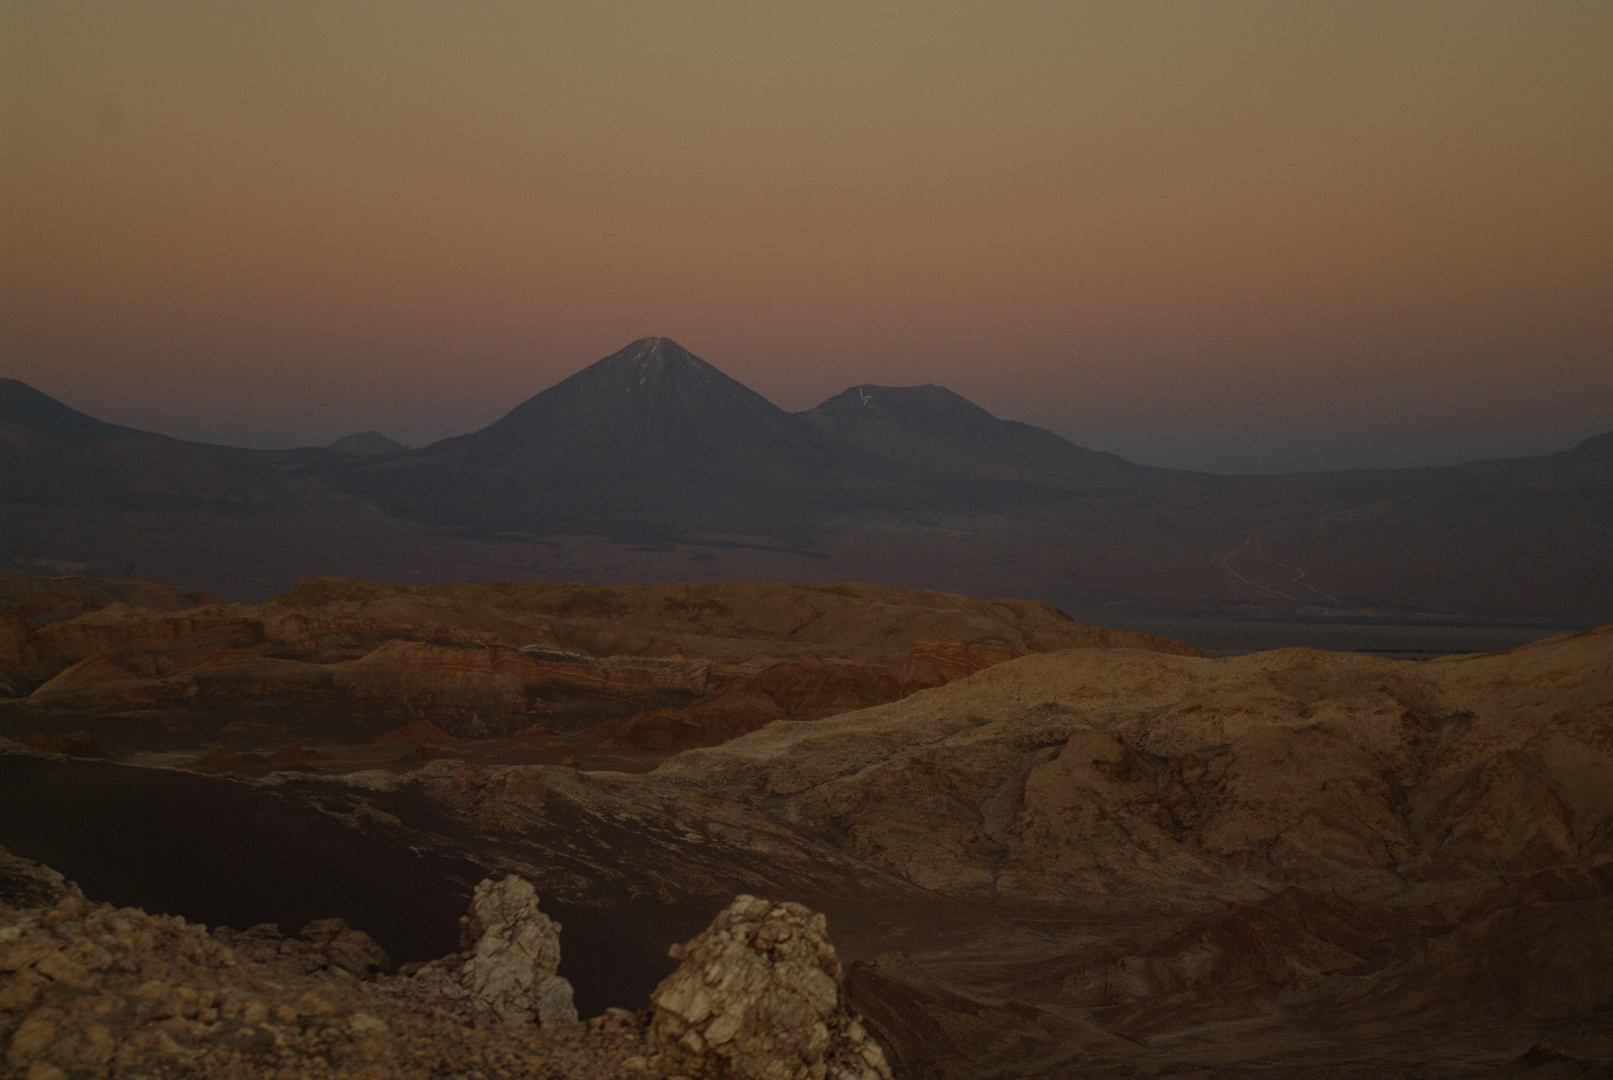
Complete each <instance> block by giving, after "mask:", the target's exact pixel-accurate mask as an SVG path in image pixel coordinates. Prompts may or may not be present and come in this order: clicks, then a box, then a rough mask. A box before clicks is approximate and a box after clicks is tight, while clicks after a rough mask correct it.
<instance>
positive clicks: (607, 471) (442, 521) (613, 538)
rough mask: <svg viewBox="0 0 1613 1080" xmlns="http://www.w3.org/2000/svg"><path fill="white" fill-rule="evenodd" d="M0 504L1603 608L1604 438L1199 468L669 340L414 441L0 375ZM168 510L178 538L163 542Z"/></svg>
mask: <svg viewBox="0 0 1613 1080" xmlns="http://www.w3.org/2000/svg"><path fill="white" fill-rule="evenodd" d="M0 503H4V504H6V505H8V506H9V509H7V510H6V513H7V514H8V515H10V516H11V517H12V518H13V520H14V521H16V522H19V523H20V527H19V528H17V529H15V530H12V532H13V533H14V534H15V535H13V536H11V537H7V536H6V535H5V534H4V533H3V532H0V560H3V559H5V558H8V557H9V558H10V559H11V560H12V561H13V563H14V568H15V566H24V567H25V566H30V565H37V566H44V567H53V566H56V567H59V566H76V565H81V564H82V565H85V566H95V567H98V568H110V569H112V570H114V571H118V570H120V569H127V568H128V567H131V566H132V567H135V568H139V567H141V566H151V567H153V568H156V567H163V568H164V571H165V572H164V573H163V574H162V575H158V574H152V575H151V576H162V577H163V578H164V579H165V580H171V581H174V582H175V583H176V584H183V585H185V586H187V587H197V586H202V587H208V588H214V589H219V590H221V591H223V592H225V593H230V592H232V591H234V592H237V593H241V594H243V595H245V594H253V593H258V592H261V591H262V590H263V589H264V588H269V587H273V586H275V585H283V584H287V583H289V582H288V581H287V579H288V578H291V579H294V578H299V577H308V576H314V575H317V574H325V573H330V574H336V573H341V574H348V575H354V576H364V575H366V574H367V575H369V576H375V577H387V576H391V577H395V578H403V579H408V578H410V577H421V578H426V577H428V576H429V577H430V578H433V579H437V580H452V579H453V577H455V576H457V577H460V578H465V577H480V578H486V577H488V576H504V577H532V576H548V577H554V578H582V579H585V580H613V579H620V580H624V581H626V580H633V581H647V580H677V579H679V578H685V579H712V578H716V577H722V576H729V577H762V576H770V577H776V578H780V579H793V580H836V579H839V580H865V581H873V582H884V583H888V584H897V585H904V586H929V587H938V588H944V589H949V590H952V591H960V592H967V593H972V594H975V595H982V594H998V595H1007V594H1017V595H1022V596H1026V597H1030V598H1036V599H1045V600H1051V601H1052V602H1054V603H1060V604H1063V605H1064V606H1066V607H1067V608H1071V609H1077V610H1080V611H1082V612H1083V613H1084V614H1085V615H1087V616H1089V617H1090V616H1091V615H1092V614H1093V613H1094V611H1097V612H1100V613H1101V611H1102V610H1105V609H1112V610H1126V611H1144V612H1146V611H1160V612H1178V613H1179V612H1191V613H1198V614H1206V613H1212V614H1221V615H1227V616H1232V617H1277V616H1300V617H1313V616H1314V617H1337V616H1346V617H1372V618H1378V617H1393V618H1401V617H1410V618H1424V617H1430V616H1437V617H1456V618H1469V619H1471V618H1558V619H1568V620H1577V619H1590V620H1592V621H1605V620H1606V619H1609V618H1613V560H1610V559H1608V558H1607V557H1606V554H1605V553H1606V552H1607V551H1609V550H1613V433H1609V434H1607V435H1602V436H1598V437H1597V438H1593V439H1589V440H1586V441H1585V442H1584V443H1582V444H1580V445H1579V446H1577V447H1575V448H1572V449H1569V450H1565V451H1561V452H1559V453H1556V454H1549V455H1545V456H1543V457H1536V458H1520V459H1510V460H1503V461H1491V462H1477V463H1473V464H1470V465H1462V466H1453V467H1447V468H1425V469H1396V470H1375V471H1356V472H1343V473H1320V474H1303V475H1289V476H1254V477H1248V476H1245V477H1222V476H1212V475H1209V474H1202V473H1187V472H1179V471H1173V470H1166V469H1154V468H1148V467H1145V466H1140V465H1136V464H1133V463H1131V462H1127V461H1124V460H1122V459H1120V458H1117V457H1115V456H1113V455H1111V454H1106V453H1100V452H1096V451H1092V450H1088V449H1084V448H1082V447H1079V446H1076V445H1075V444H1073V443H1071V442H1069V441H1068V440H1065V439H1063V438H1060V437H1059V436H1058V435H1055V434H1053V433H1052V432H1050V431H1046V430H1043V429H1041V428H1037V427H1033V426H1031V425H1028V424H1021V423H1016V422H1013V421H1008V420H1001V419H998V418H997V417H995V416H992V415H991V414H990V413H989V412H987V411H986V410H984V409H981V408H980V407H979V406H977V405H975V404H973V403H972V402H969V401H968V400H966V399H964V398H962V397H960V396H958V395H957V394H954V393H952V392H951V391H949V390H947V389H945V388H944V387H940V386H933V385H925V386H916V387H884V386H873V385H862V386H854V387H852V388H850V389H848V390H846V391H845V392H843V393H840V394H837V395H835V396H834V397H832V398H830V399H829V400H827V401H825V402H823V403H822V404H821V405H819V406H817V407H816V408H813V409H810V410H808V411H806V412H803V413H799V414H794V415H792V414H790V413H787V412H785V411H784V410H782V409H780V408H778V407H777V406H775V405H773V404H772V403H771V402H769V401H767V400H766V399H765V398H763V397H761V396H760V395H759V394H757V393H755V392H754V391H752V390H750V389H748V388H747V387H745V386H744V385H742V384H741V383H739V382H737V381H735V380H734V379H732V378H729V377H728V376H727V375H725V374H723V373H722V372H721V371H719V370H718V369H717V368H715V367H713V366H712V365H710V364H708V363H706V362H705V361H704V360H701V359H700V358H698V357H696V356H694V355H693V354H691V353H689V352H688V351H687V350H685V349H683V348H682V347H681V346H679V345H678V344H677V343H676V342H674V341H671V340H670V339H667V338H645V339H643V340H641V341H637V342H634V343H633V344H631V345H629V346H628V347H627V348H625V349H623V350H621V351H620V352H618V353H615V354H613V355H611V356H608V357H606V358H605V359H603V360H600V361H598V362H597V363H595V364H592V365H590V366H589V367H587V368H585V369H583V370H581V371H579V372H578V373H577V374H575V375H573V376H571V377H570V378H568V379H565V380H563V381H561V382H560V383H558V384H556V385H555V386H552V387H550V388H549V389H547V390H545V391H543V392H542V393H539V394H537V395H536V396H534V397H532V398H530V399H528V400H527V401H525V402H523V403H521V404H520V405H517V406H516V407H515V408H514V409H512V410H511V411H510V412H509V413H508V414H507V415H506V416H504V417H503V418H502V419H500V420H498V421H497V422H495V423H493V424H491V425H489V426H488V427H486V428H484V429H482V430H480V431H477V432H472V433H470V434H467V435H461V436H458V437H455V438H450V439H445V440H442V441H440V442H437V443H434V444H432V445H430V446H427V447H424V448H421V449H409V448H407V447H405V446H403V445H402V444H399V443H396V442H394V441H393V440H390V439H387V438H386V437H385V436H382V435H379V434H377V433H375V432H363V433H359V434H356V435H352V436H348V437H346V438H344V439H341V440H338V441H337V442H335V443H332V444H331V445H330V446H329V447H325V448H315V447H310V448H304V449H300V450H290V451H275V452H263V451H247V450H240V449H235V448H230V447H219V446H209V445H205V444H199V443H189V442H183V441H180V440H176V439H170V438H167V437H165V436H162V435H157V434H153V433H150V432H141V431H136V430H134V429H130V428H124V427H119V426H117V425H113V424H107V423H104V422H102V421H100V420H97V419H95V418H94V417H90V416H87V415H85V414H83V413H80V412H77V411H76V410H73V409H71V408H69V407H68V406H66V405H64V404H62V403H60V402H57V401H55V400H54V399H52V398H50V397H48V396H46V395H44V394H41V393H39V392H38V391H36V390H34V389H32V388H31V387H28V386H26V385H24V384H22V383H20V382H17V381H16V380H0ZM70 512H71V513H70ZM95 514H102V515H108V514H110V515H114V516H115V517H116V520H113V519H112V518H107V519H106V520H105V528H104V529H102V528H100V527H99V526H98V525H97V524H96V523H97V522H99V521H101V519H98V518H95V517H94V515H95ZM198 514H200V515H202V516H201V517H197V515H198ZM242 514H248V515H250V516H252V518H253V520H254V521H255V522H256V524H254V525H252V526H250V527H249V526H248V525H246V524H243V523H242V522H243V520H244V519H242V518H241V515H242ZM75 515H76V516H75ZM86 515H88V516H86ZM119 515H121V516H119ZM164 515H166V516H164ZM176 515H177V516H176ZM180 518H183V521H184V522H185V524H183V525H180V524H178V521H179V520H180ZM180 528H182V529H184V530H187V531H186V532H185V534H184V535H185V538H186V540H187V541H192V540H193V541H194V544H193V546H190V547H189V554H184V555H181V554H176V553H174V552H175V551H177V550H180V549H184V548H185V547H186V545H184V544H179V545H176V544H173V543H168V544H166V545H165V544H164V541H163V537H164V536H166V535H169V534H170V533H171V532H172V530H174V529H180ZM204 536H206V537H213V539H211V540H208V541H206V542H203V540H202V539H201V538H202V537H204ZM360 536H363V537H364V539H362V540H360V539H358V537H360ZM340 537H346V538H348V539H346V540H341V541H340V542H338V538H340ZM276 538H277V539H276ZM160 552H166V553H163V554H159V553H160ZM450 567H453V568H455V569H453V570H450ZM248 568H253V569H251V570H250V572H249V570H248Z"/></svg>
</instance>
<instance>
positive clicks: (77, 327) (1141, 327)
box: [0, 0, 1613, 471]
mask: <svg viewBox="0 0 1613 1080" xmlns="http://www.w3.org/2000/svg"><path fill="white" fill-rule="evenodd" d="M0 10H3V12H4V22H3V23H0V80H3V81H0V96H3V102H0V109H3V110H4V114H3V125H4V138H5V143H4V155H3V157H4V160H3V162H0V170H3V173H0V183H3V189H0V194H3V215H4V230H5V231H4V246H3V252H0V257H3V260H4V265H3V267H0V274H3V277H0V288H3V297H0V304H3V310H0V317H3V321H4V325H3V326H0V346H3V349H4V356H3V362H0V374H6V375H11V376H14V377H17V378H21V379H24V380H25V381H27V382H30V383H32V384H33V385H35V386H38V387H39V388H40V389H43V390H45V391H46V392H48V393H51V394H53V395H56V396H58V397H60V398H62V399H64V400H66V401H67V402H68V403H69V404H72V405H74V406H76V407H79V408H82V409H85V410H86V411H89V412H92V413H94V414H96V415H98V416H101V417H103V418H105V419H108V420H114V421H118V422H123V423H129V424H135V425H138V426H144V427H151V428H154V429H157V430H162V431H167V432H169V433H171V434H176V435H181V436H184V437H190V438H199V439H206V440H210V441H221V442H233V443H237V444H246V445H262V446H272V445H292V444H299V443H309V442H326V441H329V440H330V439H332V438H335V437H336V436H338V435H341V434H344V433H346V432H348V431H350V430H354V429H358V428H371V427H375V428H379V429H381V430H382V431H385V432H387V433H389V434H391V435H393V436H395V437H397V438H401V439H404V440H406V441H410V442H415V443H422V442H425V441H429V440H431V439H434V438H440V437H443V436H446V435H451V434H457V433H459V432H462V431H465V430H469V429H471V428H475V427H479V426H481V425H483V424H485V423H487V422H489V421H491V420H493V419H494V418H496V417H497V416H499V415H501V414H502V413H503V412H504V411H506V410H507V409H508V408H510V407H511V406H513V405H514V404H515V403H516V402H518V401H520V400H522V399H524V398H525V397H528V396H530V395H531V394H533V393H535V392H537V391H538V390H541V389H543V388H544V387H545V386H548V385H549V384H551V383H552V382H554V381H556V380H557V379H559V378H561V377H563V376H565V375H567V374H569V373H570V372H572V371H574V370H576V369H577V368H579V367H581V366H583V365H584V364H586V363H588V362H591V361H593V360H595V359H598V358H599V357H601V356H604V355H605V354H607V353H609V352H612V351H614V350H615V349H617V348H619V347H620V346H622V345H624V344H626V343H627V342H628V341H629V340H631V339H633V338H636V337H639V336H643V335H646V334H661V335H667V336H671V337H674V338H676V339H677V340H678V341H680V342H681V343H682V344H684V345H685V346H686V347H688V348H690V349H692V350H693V351H695V352H696V353H698V354H699V355H701V356H703V357H704V358H706V359H707V360H710V361H711V362H713V363H715V364H716V365H717V366H718V367H720V368H722V369H724V370H725V371H727V372H729V373H730V374H732V375H733V376H735V377H736V378H739V379H740V380H742V381H744V382H746V383H747V384H749V385H750V386H752V387H753V388H755V389H756V390H758V391H760V392H762V393H763V394H765V395H767V396H768V397H769V398H771V399H772V400H774V401H775V402H777V403H778V404H780V405H782V406H784V407H785V408H789V409H801V408H806V407H809V406H811V405H813V404H816V403H817V402H818V401H819V400H821V399H823V398H825V397H828V396H829V395H831V394H833V393H836V392H838V391H840V390H842V389H844V388H845V387H846V386H848V385H851V384H853V383H857V382H879V383H894V384H910V383H917V382H938V383H943V384H945V385H947V386H950V387H952V388H953V389H955V390H957V391H958V392H960V393H962V394H964V395H966V396H968V397H970V398H972V399H973V400H975V401H978V402H979V403H980V404H982V405H984V406H986V407H987V408H990V409H992V410H993V411H994V412H996V413H998V414H999V415H1003V416H1009V417H1012V418H1016V419H1023V420H1028V421H1031V422H1034V423H1039V424H1043V425H1045V426H1048V427H1051V428H1053V429H1054V430H1057V431H1059V432H1060V433H1061V434H1064V435H1066V436H1067V437H1069V438H1072V439H1074V440H1075V441H1077V442H1079V443H1082V444H1083V445H1088V446H1092V447H1095V448H1100V449H1109V450H1113V451H1115V452H1117V453H1120V454H1123V455H1124V456H1127V457H1131V458H1133V459H1135V460H1139V461H1144V462H1147V463H1150V464H1164V465H1178V466H1187V467H1197V468H1210V469H1218V470H1224V471H1251V470H1261V471H1263V470H1275V469H1285V468H1319V467H1342V466H1351V465H1393V464H1420V463H1428V462H1439V461H1455V460H1463V459H1467V458H1472V457H1479V456H1489V455H1495V454H1511V453H1533V452H1540V451H1544V450H1550V449H1557V448H1560V447H1562V446H1564V445H1567V444H1570V443H1572V442H1573V441H1575V440H1577V439H1579V438H1582V437H1584V436H1587V435H1590V434H1595V433H1598V432H1600V431H1605V430H1608V429H1613V62H1610V61H1609V57H1610V56H1613V4H1609V3H1607V2H1605V0H1593V2H1587V3H1572V4H1571V3H1552V2H1547V0H1532V2H1528V3H1514V4H1496V3H1481V2H1476V0H1468V2H1463V3H1452V4H1437V3H1421V4H1419V3H1404V2H1395V3H1383V4H1375V3H1368V2H1365V0H1356V2H1350V3H1337V4H1326V3H1303V4H1296V3H1291V2H1283V3H1221V4H1212V3H1146V2H1142V0H1128V2H1125V3H1114V4H1103V3H1067V2H1065V3H1045V4H1035V3H1021V4H950V3H938V2H930V3H922V4H921V3H913V4H906V3H875V4H868V3H855V4H852V3H845V4H842V3H822V2H820V3H814V4H755V3H751V4H739V3H735V4H701V3H680V4H664V3H652V2H640V3H622V4H613V3H599V2H588V3H576V4H564V3H538V2H534V0H522V2H511V3H485V2H470V3H463V4H440V3H404V2H389V3H384V4H383V3H363V4H358V3H340V2H335V3H332V2H304V0H279V2H277V3H273V4H264V3H227V2H221V0H215V2H210V3H161V2H154V0H147V2H140V3H127V4H118V3H94V4H91V3H74V2H70V0H49V2H41V3H24V2H17V0H0Z"/></svg>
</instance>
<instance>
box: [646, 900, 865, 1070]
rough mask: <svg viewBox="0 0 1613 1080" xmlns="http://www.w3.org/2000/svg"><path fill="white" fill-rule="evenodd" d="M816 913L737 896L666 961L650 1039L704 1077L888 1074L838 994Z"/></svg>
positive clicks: (834, 965) (837, 973)
mask: <svg viewBox="0 0 1613 1080" xmlns="http://www.w3.org/2000/svg"><path fill="white" fill-rule="evenodd" d="M824 925H825V921H824V917H823V916H822V915H815V914H813V913H812V912H811V911H809V910H808V909H807V908H805V907H802V906H801V905H800V904H794V903H771V902H769V901H766V900H759V899H757V898H756V897H754V896H740V897H738V898H737V899H735V900H734V902H733V903H732V904H731V905H729V906H728V908H727V909H726V910H724V911H723V912H721V913H720V914H719V915H718V916H717V918H716V919H715V920H714V921H713V922H712V924H711V926H710V927H709V928H708V929H707V930H706V931H705V932H704V933H703V934H701V935H700V936H698V937H696V938H695V939H694V940H693V941H691V942H689V943H688V944H687V945H675V946H673V948H672V957H673V959H675V960H681V961H682V962H683V963H682V966H681V967H679V968H678V970H677V971H675V972H673V973H672V974H671V975H670V976H668V977H667V978H666V980H665V981H663V982H662V983H661V985H660V986H659V987H657V988H656V991H655V993H654V995H653V996H652V1001H653V1002H654V1004H655V1014H654V1016H653V1018H652V1019H651V1021H650V1032H649V1040H650V1043H651V1045H653V1046H655V1047H656V1048H657V1050H658V1051H659V1052H660V1053H661V1054H662V1055H663V1056H664V1057H665V1058H667V1059H668V1060H669V1061H670V1062H672V1063H675V1065H676V1069H675V1070H674V1071H680V1072H683V1073H686V1074H688V1075H690V1076H697V1077H710V1078H712V1080H718V1078H721V1080H889V1078H890V1075H891V1072H890V1067H889V1066H888V1065H887V1064H886V1061H885V1055H884V1052H883V1051H882V1050H881V1049H880V1047H879V1045H878V1044H877V1043H875V1042H874V1041H873V1039H872V1038H870V1037H869V1035H868V1033H867V1031H866V1030H865V1029H864V1028H863V1025H862V1021H861V1020H860V1019H859V1018H858V1017H857V1016H856V1015H855V1014H854V1013H853V1012H852V1010H851V1007H850V1005H849V1004H848V1003H847V1001H846V998H845V995H844V994H843V993H842V972H841V967H840V960H839V959H838V958H837V957H836V956H835V951H834V946H832V945H830V944H829V939H828V938H827V936H826V935H825V933H824Z"/></svg>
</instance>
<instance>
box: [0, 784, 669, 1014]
mask: <svg viewBox="0 0 1613 1080" xmlns="http://www.w3.org/2000/svg"><path fill="white" fill-rule="evenodd" d="M0 845H3V846H4V847H6V848H9V849H10V850H11V851H12V852H13V853H14V854H17V855H21V856H23V857H24V858H28V859H33V860H34V861H36V862H41V863H44V864H45V865H47V866H50V867H52V868H54V869H56V870H59V871H61V872H62V873H63V874H65V875H67V877H68V878H70V879H72V880H74V881H76V882H78V883H79V885H80V886H81V887H82V888H83V889H84V892H85V895H87V896H89V897H90V898H91V899H93V900H98V901H104V902H107V903H112V904H116V905H118V906H120V907H138V908H143V909H144V910H146V911H149V912H152V913H162V914H169V915H182V916H184V917H185V918H186V919H187V920H190V921H192V922H201V923H205V924H207V925H209V926H233V927H236V928H245V927H248V926H253V925H256V924H258V923H265V922H272V923H278V924H279V925H280V927H281V929H282V930H283V931H285V932H286V933H288V934H295V933H296V932H297V931H298V930H299V929H300V928H301V927H303V926H305V925H307V924H308V923H309V922H311V921H313V920H314V919H323V918H340V919H344V920H346V922H347V923H348V925H350V926H353V927H356V928H358V929H360V930H363V931H365V932H366V933H368V934H369V935H370V936H371V937H373V938H375V940H376V941H377V942H379V943H380V944H381V946H382V947H383V948H384V949H386V951H387V955H388V956H390V957H391V958H392V960H393V962H394V963H407V962H410V961H415V960H431V959H435V958H437V957H439V956H443V955H445V954H446V953H450V952H453V951H454V950H456V949H457V948H458V947H459V917H460V916H461V915H463V914H464V913H465V911H466V909H467V907H468V905H469V902H470V893H471V889H472V888H473V887H474V885H475V883H476V882H477V881H479V880H481V879H482V878H483V877H486V876H488V872H487V870H486V869H485V868H484V867H483V866H481V865H479V864H478V863H476V862H473V861H471V860H470V859H468V858H454V857H451V856H444V855H427V854H421V853H418V852H415V851H413V850H410V849H409V848H408V847H406V846H404V845H402V844H399V843H396V842H393V841H391V840H387V839H383V838H377V837H373V836H370V835H367V834H364V833H359V832H356V831H354V830H353V829H350V828H348V827H347V826H345V825H343V824H342V823H341V822H339V821H337V820H335V819H334V818H333V817H331V816H330V815H328V814H325V813H322V812H320V811H318V810H315V809H311V808H308V807H305V806H300V805H297V804H296V803H294V802H292V801H290V800H288V799H286V798H284V797H283V796H281V795H279V794H278V793H276V792H274V791H272V790H269V789H264V788H254V787H248V786H246V785H243V784H240V783H238V782H235V781H231V780H224V779H220V778H216V777H208V776H199V775H195V774H192V773H185V772H179V771H175V770H168V769H147V768H137V767H133V766H127V765H115V764H111V763H107V762H98V761H62V760H56V759H49V758H38V757H29V756H24V755H13V754H0ZM535 884H537V886H538V889H539V894H540V896H541V894H542V889H543V886H542V883H541V882H537V883H535ZM630 907H631V908H632V910H621V911H614V910H611V909H609V908H602V907H582V906H571V905H553V904H548V903H545V904H544V909H545V910H546V911H548V912H549V913H550V914H552V915H553V916H554V917H556V918H557V919H559V920H560V922H561V924H562V925H563V927H564V929H563V931H562V936H561V955H562V957H563V960H562V964H561V970H560V973H561V974H562V975H564V976H566V977H567V978H568V979H570V980H571V982H572V984H573V986H574V987H575V988H576V992H577V1006H578V1010H579V1011H580V1012H581V1014H582V1015H583V1016H593V1015H598V1014H599V1013H600V1012H602V1011H603V1010H604V1009H605V1008H606V1007H607V1006H611V1005H617V1006H622V1007H626V1008H640V1007H642V1006H644V1005H645V1004H646V1003H647V1002H648V998H649V993H650V991H651V990H652V989H654V987H655V985H656V983H657V982H659V981H660V980H661V979H662V978H664V977H665V976H666V975H667V974H668V973H669V972H670V971H671V970H672V968H673V967H674V966H675V965H674V964H673V962H672V961H671V960H670V959H668V958H667V953H666V950H667V947H668V946H669V945H670V944H672V942H673V941H675V940H678V939H679V938H678V936H677V935H678V933H679V932H680V931H684V930H686V927H685V926H684V925H683V924H685V923H687V922H688V919H687V918H686V917H671V918H662V917H661V913H658V912H657V911H654V910H649V909H644V910H639V909H641V908H644V905H643V904H642V903H640V904H634V905H630ZM666 914H667V915H671V913H670V912H669V913H666ZM680 914H682V913H680ZM685 936H687V935H686V934H685Z"/></svg>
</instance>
